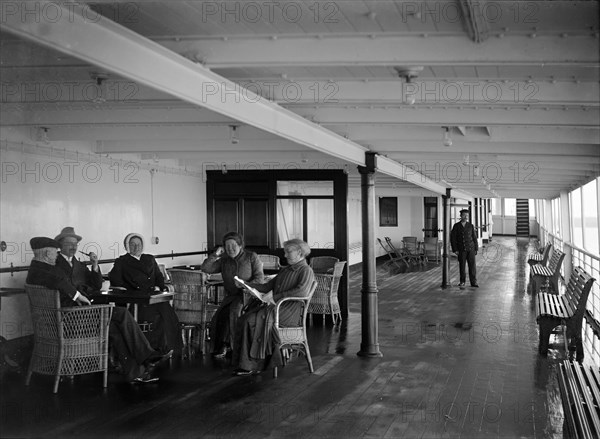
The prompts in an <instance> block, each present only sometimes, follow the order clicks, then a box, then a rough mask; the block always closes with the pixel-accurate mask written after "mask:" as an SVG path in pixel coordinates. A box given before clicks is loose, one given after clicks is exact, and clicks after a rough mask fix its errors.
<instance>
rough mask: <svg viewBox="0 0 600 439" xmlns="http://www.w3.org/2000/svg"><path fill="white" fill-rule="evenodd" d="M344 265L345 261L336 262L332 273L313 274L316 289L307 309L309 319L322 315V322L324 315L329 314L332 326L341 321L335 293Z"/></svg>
mask: <svg viewBox="0 0 600 439" xmlns="http://www.w3.org/2000/svg"><path fill="white" fill-rule="evenodd" d="M345 265H346V261H342V262H336V263H335V265H334V267H333V273H331V274H319V273H317V274H315V279H316V281H317V289H316V291H315V295H314V296H313V298H312V300H311V302H310V305H309V307H308V312H309V313H310V314H311V318H312V315H313V314H322V315H323V321H324V320H325V315H327V314H331V318H332V320H333V324H334V325H335V324H337V323H339V322H341V321H342V314H341V310H340V303H339V302H338V296H337V292H338V288H339V286H340V279H341V278H342V273H343V272H344V266H345ZM337 319H339V320H337Z"/></svg>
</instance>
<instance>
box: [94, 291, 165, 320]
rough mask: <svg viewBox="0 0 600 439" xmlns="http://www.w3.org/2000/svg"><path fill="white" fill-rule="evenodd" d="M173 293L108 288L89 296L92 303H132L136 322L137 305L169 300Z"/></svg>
mask: <svg viewBox="0 0 600 439" xmlns="http://www.w3.org/2000/svg"><path fill="white" fill-rule="evenodd" d="M174 295H175V293H169V292H165V293H159V292H157V293H155V294H147V293H141V292H139V291H131V290H109V291H108V292H106V293H95V294H92V295H91V296H90V299H92V300H93V303H94V304H99V303H114V304H116V305H129V304H132V305H133V318H134V319H135V321H136V322H137V319H138V305H140V304H142V305H154V304H155V303H161V302H170V301H171V300H173V296H174Z"/></svg>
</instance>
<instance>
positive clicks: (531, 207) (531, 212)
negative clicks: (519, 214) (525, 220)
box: [529, 198, 536, 219]
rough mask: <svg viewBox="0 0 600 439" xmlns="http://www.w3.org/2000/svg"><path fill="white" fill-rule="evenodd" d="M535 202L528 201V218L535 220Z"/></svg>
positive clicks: (532, 200)
mask: <svg viewBox="0 0 600 439" xmlns="http://www.w3.org/2000/svg"><path fill="white" fill-rule="evenodd" d="M535 217H536V215H535V200H534V199H533V198H530V199H529V218H532V219H533V218H535Z"/></svg>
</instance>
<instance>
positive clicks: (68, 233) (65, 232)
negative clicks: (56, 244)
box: [54, 227, 81, 242]
mask: <svg viewBox="0 0 600 439" xmlns="http://www.w3.org/2000/svg"><path fill="white" fill-rule="evenodd" d="M64 238H75V239H76V240H77V242H79V241H81V236H79V235H78V234H77V233H75V229H74V228H73V227H65V228H64V229H62V231H61V232H60V235H57V236H56V238H54V239H55V240H57V241H60V240H61V239H64Z"/></svg>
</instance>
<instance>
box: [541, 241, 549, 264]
mask: <svg viewBox="0 0 600 439" xmlns="http://www.w3.org/2000/svg"><path fill="white" fill-rule="evenodd" d="M550 253H552V244H551V243H548V245H546V248H545V249H544V252H543V253H542V260H541V262H540V263H541V264H542V265H546V264H547V263H548V259H549V258H550Z"/></svg>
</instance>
